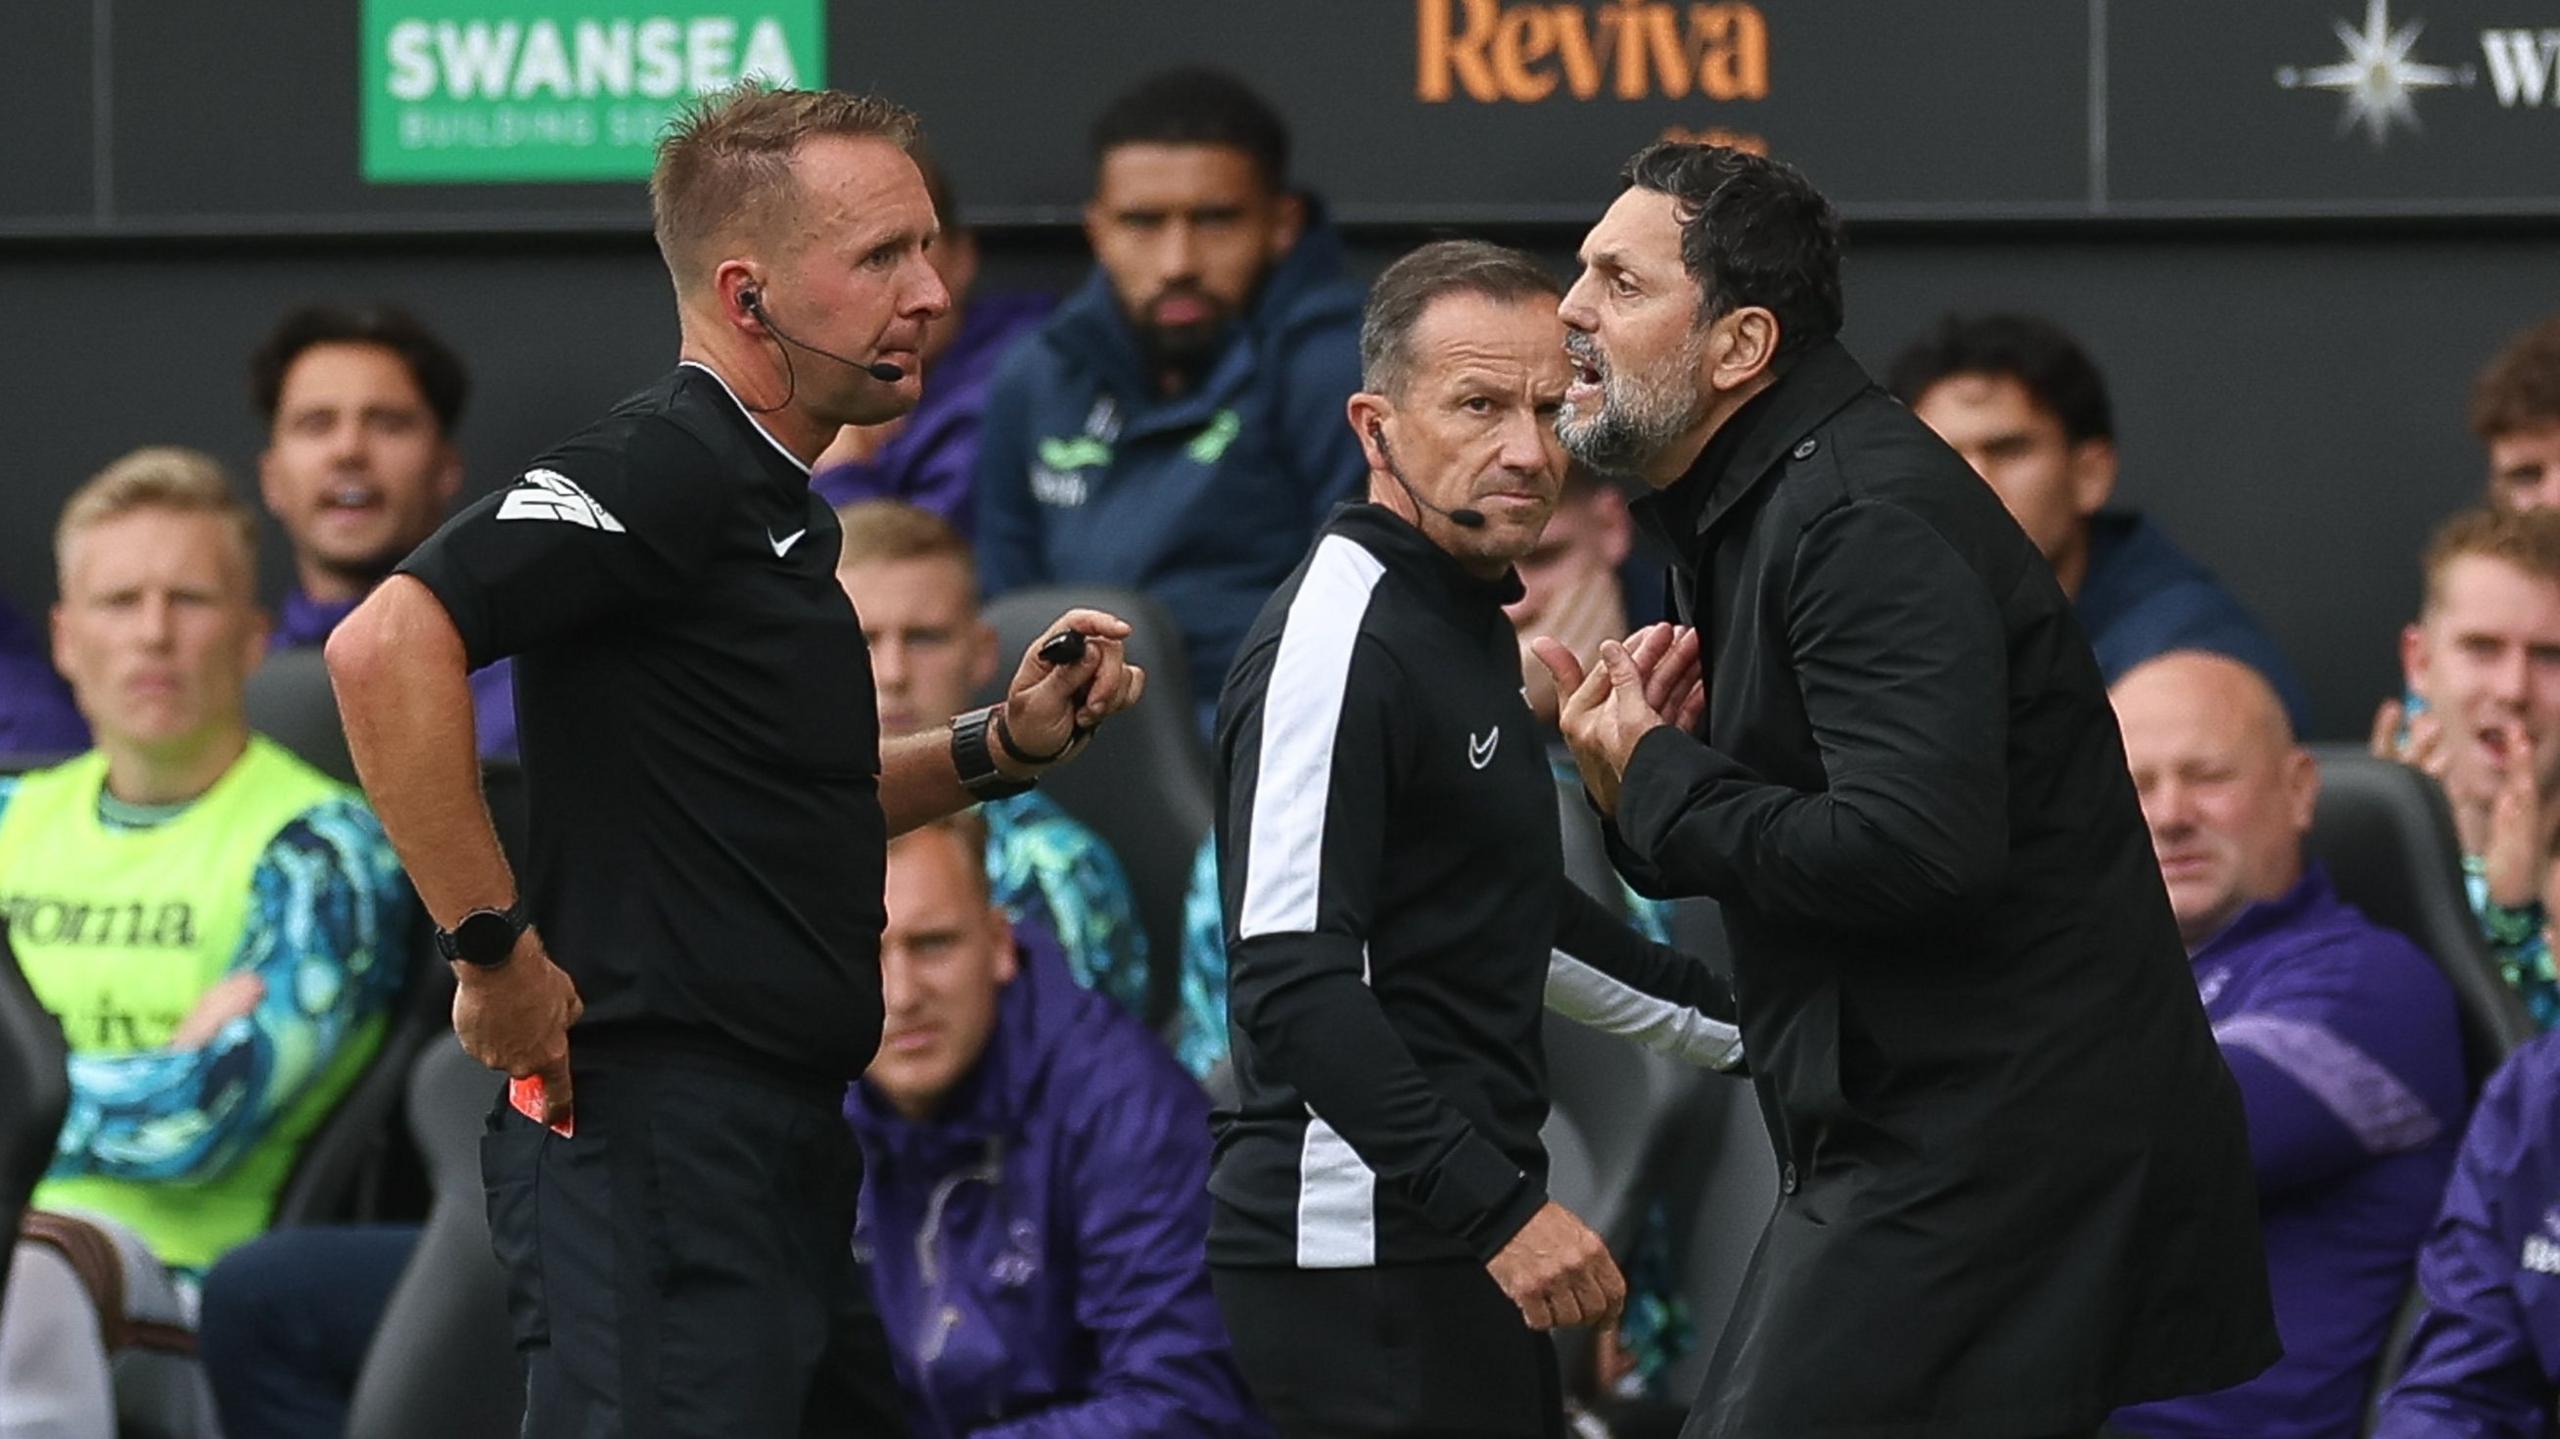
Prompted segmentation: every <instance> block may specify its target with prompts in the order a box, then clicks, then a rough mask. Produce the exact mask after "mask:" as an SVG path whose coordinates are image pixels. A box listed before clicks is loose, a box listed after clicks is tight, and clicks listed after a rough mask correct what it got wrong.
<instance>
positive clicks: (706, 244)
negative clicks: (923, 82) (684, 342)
mask: <svg viewBox="0 0 2560 1439" xmlns="http://www.w3.org/2000/svg"><path fill="white" fill-rule="evenodd" d="M921 134H922V130H921V127H920V126H919V125H918V124H917V122H916V117H915V114H914V112H912V111H910V110H908V109H906V108H905V107H904V106H901V105H898V104H896V103H894V102H892V101H888V100H884V99H881V98H880V97H878V96H876V95H848V94H846V93H844V92H843V91H841V90H782V89H776V88H774V87H772V86H770V85H766V84H764V83H762V82H760V81H755V80H745V81H741V82H739V83H738V84H736V85H733V86H731V87H730V88H728V89H726V90H715V91H712V92H710V93H708V94H705V95H703V96H702V97H701V98H699V99H697V100H696V101H695V102H694V103H693V104H692V105H691V106H690V107H688V108H687V109H686V110H685V111H684V113H683V114H681V115H679V116H677V117H676V120H675V122H674V123H673V124H672V125H670V126H669V127H668V129H667V136H666V138H665V139H664V140H661V141H659V142H658V163H657V168H656V169H655V170H654V171H652V172H651V174H650V176H649V216H650V221H651V224H652V226H653V228H654V229H655V230H656V232H657V237H658V254H659V255H660V256H661V257H662V258H664V259H665V260H666V262H667V273H668V274H669V275H671V276H673V277H674V279H675V282H676V293H677V294H678V295H691V294H693V293H695V292H696V291H698V290H699V289H701V287H702V286H703V284H704V283H705V282H707V281H708V280H709V279H710V274H709V268H710V266H711V265H712V263H713V262H714V258H715V257H714V256H713V255H712V253H711V251H712V248H713V246H714V244H715V243H716V242H718V241H721V240H725V239H729V238H731V237H733V236H736V235H740V234H750V235H759V236H761V235H770V234H773V233H776V231H777V230H778V229H779V224H778V222H779V221H781V220H783V219H784V218H786V217H787V216H788V215H789V214H790V213H791V211H792V209H793V208H794V206H795V205H796V203H797V200H798V193H797V190H796V184H797V182H796V181H795V180H794V179H793V177H792V173H791V161H792V157H793V156H795V155H797V154H799V152H800V147H801V146H802V145H804V144H806V143H808V142H809V141H811V140H814V139H818V138H821V137H824V136H841V137H844V138H848V139H878V140H886V141H888V142H889V143H890V144H893V145H895V146H897V147H898V148H899V149H900V150H913V149H914V148H915V145H916V142H917V140H918V138H919V137H920V136H921Z"/></svg>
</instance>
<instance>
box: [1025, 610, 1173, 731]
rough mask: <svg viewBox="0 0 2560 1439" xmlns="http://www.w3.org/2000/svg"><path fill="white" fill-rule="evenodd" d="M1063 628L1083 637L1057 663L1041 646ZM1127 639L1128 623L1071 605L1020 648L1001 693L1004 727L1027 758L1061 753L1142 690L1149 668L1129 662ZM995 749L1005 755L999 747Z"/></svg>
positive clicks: (1100, 612)
mask: <svg viewBox="0 0 2560 1439" xmlns="http://www.w3.org/2000/svg"><path fill="white" fill-rule="evenodd" d="M1065 630H1074V631H1077V632H1078V633H1080V634H1082V635H1083V636H1084V645H1083V653H1081V654H1079V655H1077V656H1076V658H1075V659H1073V660H1071V661H1069V662H1068V663H1066V664H1061V665H1052V664H1050V663H1049V662H1048V661H1046V660H1044V659H1042V658H1040V651H1041V649H1042V647H1044V646H1045V645H1047V644H1048V643H1049V641H1051V640H1053V639H1055V638H1057V636H1058V635H1059V633H1060V632H1062V631H1065ZM1128 638H1129V622H1128V621H1127V620H1124V619H1122V618H1120V617H1119V616H1118V615H1114V614H1106V613H1104V612H1103V611H1101V610H1069V611H1067V612H1066V613H1065V614H1063V615H1060V616H1058V618H1057V619H1056V620H1055V621H1053V622H1051V624H1050V625H1049V627H1048V628H1047V629H1046V630H1043V631H1042V632H1041V636H1040V638H1039V640H1037V641H1035V642H1034V643H1033V644H1032V646H1031V648H1030V649H1028V650H1026V651H1025V652H1024V653H1023V656H1022V664H1021V666H1020V667H1019V668H1017V669H1016V670H1015V671H1014V672H1013V684H1012V685H1011V686H1010V687H1009V688H1008V689H1007V690H1006V692H1005V697H1004V718H1005V726H1006V728H1007V729H1008V730H1009V731H1011V734H1012V740H1013V744H1014V746H1015V747H1017V748H1019V749H1020V750H1021V751H1023V754H1024V756H1025V757H1029V756H1049V757H1052V758H1063V757H1064V756H1065V755H1066V753H1067V751H1068V750H1069V748H1070V747H1072V746H1073V745H1074V744H1076V742H1077V741H1078V740H1079V739H1080V738H1081V737H1083V736H1084V735H1087V734H1090V733H1092V731H1093V729H1094V727H1095V726H1097V725H1099V724H1101V723H1102V722H1103V721H1104V720H1106V719H1108V718H1110V717H1111V716H1113V715H1115V714H1118V713H1119V712H1120V711H1122V710H1124V709H1127V708H1128V707H1129V706H1131V705H1133V704H1136V703H1137V702H1138V697H1139V696H1140V695H1142V694H1145V693H1146V689H1147V672H1146V671H1145V670H1144V669H1142V668H1140V667H1138V666H1137V665H1133V664H1131V663H1129V655H1128V650H1127V647H1126V646H1125V645H1124V643H1123V642H1124V641H1125V640H1127V639H1128ZM998 754H999V755H1004V754H1005V752H1004V750H1003V749H1002V747H999V749H998ZM1006 757H1007V758H1010V757H1011V756H1006ZM998 762H999V764H1000V765H1001V764H1002V763H1003V760H1002V759H1000V760H999V761H998ZM1046 762H1047V761H1045V760H1044V761H1040V763H1046Z"/></svg>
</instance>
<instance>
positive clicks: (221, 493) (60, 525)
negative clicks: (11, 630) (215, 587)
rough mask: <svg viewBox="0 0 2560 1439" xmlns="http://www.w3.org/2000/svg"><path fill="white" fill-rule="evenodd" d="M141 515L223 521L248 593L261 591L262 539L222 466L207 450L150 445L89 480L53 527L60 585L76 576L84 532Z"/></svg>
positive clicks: (57, 579) (70, 501)
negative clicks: (76, 551) (76, 543)
mask: <svg viewBox="0 0 2560 1439" xmlns="http://www.w3.org/2000/svg"><path fill="white" fill-rule="evenodd" d="M141 510H160V511H164V512H167V513H170V514H181V515H210V516H212V517H213V518H215V519H217V520H219V521H221V522H222V528H223V532H224V533H225V534H226V535H228V536H229V537H230V538H231V540H232V542H233V547H234V548H235V549H236V550H238V552H239V556H240V579H241V583H242V586H243V588H244V589H246V590H248V591H252V592H254V591H255V590H256V589H257V587H258V536H257V528H256V521H255V520H254V519H253V518H252V517H251V516H250V514H249V507H248V506H246V505H244V504H242V503H241V502H240V497H239V495H237V494H236V493H234V492H233V490H232V488H231V479H230V476H228V475H227V474H225V473H224V472H223V469H222V464H221V462H220V461H218V460H216V459H214V457H213V456H211V455H208V454H206V453H204V452H203V451H202V450H190V449H183V448H181V447H179V446H176V445H150V446H146V447H144V448H142V449H139V450H135V451H133V452H132V453H131V454H128V455H126V456H124V457H123V458H122V459H119V460H117V461H116V462H115V463H113V464H111V465H109V466H107V467H106V468H105V469H103V470H100V471H98V472H97V473H96V474H94V475H92V476H90V477H89V481H88V483H86V484H84V485H82V486H81V487H80V488H79V489H77V490H74V491H73V492H72V494H71V498H70V500H69V501H67V502H66V503H64V505H63V507H62V518H61V519H60V520H59V521H58V522H56V523H55V525H54V527H53V565H54V572H55V577H56V584H57V585H58V584H60V583H61V582H62V581H63V580H67V579H68V578H69V577H70V573H71V542H72V540H74V539H76V538H78V537H79V535H80V533H81V532H82V531H84V530H89V529H94V528H95V527H97V526H99V525H102V524H105V523H106V522H107V521H109V520H116V519H122V518H123V517H124V516H126V515H129V514H133V513H135V512H137V511H141Z"/></svg>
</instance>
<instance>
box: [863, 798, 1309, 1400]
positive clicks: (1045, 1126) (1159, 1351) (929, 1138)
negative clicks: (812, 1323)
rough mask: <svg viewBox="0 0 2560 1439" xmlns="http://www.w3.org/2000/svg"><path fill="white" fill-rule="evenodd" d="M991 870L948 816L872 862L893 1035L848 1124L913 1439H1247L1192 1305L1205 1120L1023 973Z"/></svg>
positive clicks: (1225, 1363)
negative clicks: (858, 1151) (859, 1154)
mask: <svg viewBox="0 0 2560 1439" xmlns="http://www.w3.org/2000/svg"><path fill="white" fill-rule="evenodd" d="M985 848H986V836H985V834H984V831H983V826H982V825H981V824H980V823H979V822H978V821H977V819H976V818H975V817H974V816H971V815H968V814H965V813H964V814H961V815H958V816H955V817H953V818H951V819H947V820H943V821H941V822H939V823H936V824H932V825H927V826H925V827H924V828H922V829H919V830H916V831H914V832H912V833H909V834H906V835H902V836H900V837H898V838H896V839H893V840H891V841H890V843H889V869H888V884H887V889H886V898H887V907H888V915H889V919H888V926H887V928H886V929H885V930H884V931H883V932H882V934H881V937H880V980H881V994H882V998H883V999H884V1001H885V1004H886V1010H887V1022H886V1025H885V1027H884V1029H883V1031H882V1035H881V1042H880V1055H879V1057H878V1058H877V1059H875V1060H874V1061H872V1064H871V1068H870V1070H869V1071H868V1072H867V1073H865V1074H864V1076H863V1078H862V1081H861V1082H860V1083H859V1084H857V1085H855V1086H854V1088H853V1090H852V1092H851V1093H850V1094H849V1095H848V1096H847V1098H846V1101H845V1113H846V1117H847V1118H848V1119H849V1120H850V1121H851V1123H852V1125H853V1130H854V1134H855V1136H856V1137H857V1138H858V1139H859V1140H860V1141H861V1144H862V1150H863V1164H864V1183H863V1192H862V1214H861V1222H860V1224H859V1226H858V1227H857V1229H856V1231H855V1241H854V1244H855V1253H856V1255H857V1257H859V1258H860V1259H861V1260H862V1261H863V1263H864V1264H865V1266H866V1268H867V1271H868V1274H869V1278H870V1281H871V1288H872V1293H873V1295H874V1296H875V1298H876V1299H877V1301H878V1303H879V1308H880V1318H881V1322H882V1325H883V1327H884V1328H885V1329H886V1330H887V1333H888V1337H889V1347H890V1351H891V1353H892V1354H893V1355H894V1356H895V1359H896V1364H897V1371H898V1382H899V1384H900V1386H901V1387H902V1388H903V1389H904V1390H905V1392H906V1397H907V1409H908V1415H909V1422H910V1425H911V1426H912V1429H913V1432H914V1434H915V1436H916V1439H961V1436H964V1435H966V1436H974V1439H1034V1436H1037V1439H1147V1436H1162V1439H1191V1436H1195V1435H1210V1434H1215V1435H1220V1436H1252V1435H1259V1434H1265V1433H1267V1432H1268V1431H1267V1429H1266V1428H1265V1427H1264V1426H1263V1424H1262V1422H1261V1421H1260V1419H1259V1418H1258V1417H1257V1416H1256V1415H1255V1413H1254V1411H1253V1409H1252V1406H1251V1402H1250V1401H1249V1400H1248V1399H1247V1398H1246V1395H1245V1389H1244V1382H1243V1380H1242V1378H1241V1377H1240V1376H1239V1375H1238V1374H1237V1372H1236V1368H1235V1362H1234V1360H1233V1358H1232V1356H1231V1354H1230V1352H1229V1344H1228V1339H1227V1331H1226V1326H1225V1324H1224V1323H1223V1322H1222V1321H1221V1320H1220V1319H1219V1317H1218V1310H1217V1307H1216V1305H1215V1303H1214V1302H1213V1300H1212V1299H1211V1297H1210V1293H1209V1269H1208V1262H1207V1256H1206V1246H1207V1242H1208V1231H1209V1192H1208V1181H1209V1131H1208V1117H1209V1106H1208V1101H1207V1100H1206V1099H1205V1098H1204V1097H1203V1096H1202V1095H1201V1093H1200V1090H1199V1087H1198V1086H1196V1085H1194V1084H1193V1083H1192V1082H1191V1081H1190V1079H1189V1078H1188V1077H1187V1076H1185V1075H1184V1074H1183V1072H1182V1071H1181V1069H1179V1068H1178V1067H1176V1066H1175V1064H1174V1063H1173V1061H1172V1059H1171V1058H1170V1057H1168V1056H1167V1055H1166V1054H1165V1053H1164V1051H1163V1049H1162V1048H1161V1047H1160V1046H1158V1045H1157V1044H1156V1043H1155V1042H1154V1040H1153V1038H1152V1036H1150V1035H1149V1034H1148V1033H1147V1032H1146V1031H1145V1030H1144V1029H1143V1028H1142V1027H1140V1026H1139V1024H1138V1023H1137V1021H1135V1020H1133V1019H1131V1018H1130V1017H1129V1016H1127V1015H1126V1014H1123V1013H1121V1012H1120V1011H1119V1010H1118V1009H1117V1008H1116V1007H1115V1006H1113V1005H1111V1004H1109V1003H1107V1002H1105V1001H1104V1000H1102V999H1101V998H1099V997H1098V996H1095V995H1092V994H1089V993H1087V992H1085V991H1084V990H1082V989H1080V988H1078V987H1077V986H1076V985H1074V984H1073V983H1071V982H1069V981H1068V980H1067V977H1066V975H1065V974H1064V972H1063V967H1062V966H1061V965H1060V964H1059V962H1058V958H1057V956H1056V955H1054V954H1050V953H1045V952H1043V951H1042V950H1040V949H1039V948H1036V947H1031V946H1026V947H1025V948H1023V949H1021V950H1019V951H1018V950H1017V948H1016V944H1015V936H1014V934H1013V932H1012V931H1011V930H1010V929H1009V928H1008V925H1007V921H1006V917H1005V913H1004V911H1003V909H1002V908H1001V907H999V906H997V905H995V904H992V903H990V901H989V895H988V890H987V881H986V873H985V870H984V869H983V868H982V867H981V866H980V865H979V863H978V857H979V855H980V854H981V853H983V852H984V850H985ZM1034 944H1035V945H1036V939H1035V941H1034Z"/></svg>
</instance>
